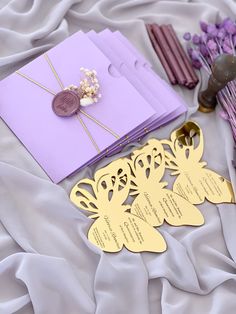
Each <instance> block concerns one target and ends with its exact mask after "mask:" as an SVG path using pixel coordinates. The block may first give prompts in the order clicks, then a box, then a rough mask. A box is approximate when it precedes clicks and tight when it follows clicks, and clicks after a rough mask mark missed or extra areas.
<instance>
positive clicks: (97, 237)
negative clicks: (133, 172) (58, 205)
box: [70, 159, 166, 252]
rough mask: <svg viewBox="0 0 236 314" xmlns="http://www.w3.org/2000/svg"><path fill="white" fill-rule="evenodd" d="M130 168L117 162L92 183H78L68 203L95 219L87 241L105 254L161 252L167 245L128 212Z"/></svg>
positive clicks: (123, 163)
mask: <svg viewBox="0 0 236 314" xmlns="http://www.w3.org/2000/svg"><path fill="white" fill-rule="evenodd" d="M129 190H130V167H129V165H128V163H127V160H126V159H118V160H116V161H114V162H112V163H111V164H109V165H108V166H107V167H105V168H102V169H100V170H98V171H97V172H96V173H95V176H94V180H90V179H84V180H81V181H79V182H78V183H77V184H76V185H75V186H74V188H73V189H72V191H71V194H70V199H71V201H72V202H73V203H74V204H75V205H76V206H78V207H79V208H81V209H84V210H86V211H89V212H91V213H92V215H91V216H90V218H93V219H96V220H95V221H94V222H93V224H92V225H91V227H90V229H89V231H88V239H89V241H90V242H92V243H93V244H94V245H95V246H97V247H99V248H100V249H102V250H103V251H106V252H119V251H120V250H121V249H122V247H123V246H125V247H126V248H127V249H128V250H130V251H132V252H143V251H149V252H163V251H165V250H166V242H165V240H164V238H163V237H162V235H161V233H160V232H159V231H157V230H155V229H154V228H153V227H152V226H150V225H149V224H148V223H146V222H145V221H144V220H142V219H141V218H139V217H137V216H135V215H133V214H131V213H130V212H128V211H127V210H129V209H130V205H125V204H124V202H125V201H126V199H127V197H128V195H129Z"/></svg>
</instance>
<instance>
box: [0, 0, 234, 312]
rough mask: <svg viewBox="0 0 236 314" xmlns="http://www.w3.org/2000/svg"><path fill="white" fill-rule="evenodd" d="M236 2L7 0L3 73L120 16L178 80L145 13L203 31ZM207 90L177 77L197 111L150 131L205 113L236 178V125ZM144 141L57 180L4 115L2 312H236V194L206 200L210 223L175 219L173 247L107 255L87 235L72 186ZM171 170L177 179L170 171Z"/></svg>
mask: <svg viewBox="0 0 236 314" xmlns="http://www.w3.org/2000/svg"><path fill="white" fill-rule="evenodd" d="M235 13H236V4H235V1H233V0H209V1H187V0H186V1H184V0H182V1H154V0H152V1H151V0H146V1H144V0H129V1H128V0H126V1H124V0H123V1H115V0H100V1H92V0H86V1H85V0H50V1H46V0H21V1H19V0H11V1H9V0H0V43H1V44H0V47H1V49H0V75H1V78H3V77H5V76H6V75H8V74H10V73H12V72H13V71H14V70H16V69H17V68H19V67H20V66H22V65H23V64H25V63H27V62H29V61H30V60H31V59H32V58H34V57H36V56H37V55H39V54H41V53H42V52H44V51H46V50H48V49H49V48H51V47H53V46H54V45H56V44H57V43H59V42H60V41H62V40H63V39H65V38H66V37H67V36H69V35H70V34H72V33H73V32H75V31H77V30H79V29H82V30H84V31H88V30H90V29H95V30H96V31H100V30H102V29H104V28H106V27H109V28H111V29H112V30H117V29H118V30H120V31H121V32H122V33H123V34H124V35H126V36H127V37H128V38H129V39H130V40H131V41H132V42H133V43H134V44H135V45H136V46H137V48H138V49H140V51H142V52H143V54H144V55H145V56H146V57H147V58H148V59H149V60H150V61H151V62H152V64H153V65H154V68H155V70H156V71H157V73H158V74H159V75H160V76H162V77H163V78H165V79H166V75H165V73H164V70H163V69H162V67H161V65H160V62H159V60H158V59H157V57H156V55H155V53H154V52H153V49H152V47H151V44H150V41H149V39H148V36H147V33H146V31H145V27H144V22H149V23H151V22H156V23H160V24H162V23H171V24H172V25H173V26H174V28H175V30H176V31H177V32H178V34H179V36H182V35H183V33H184V32H185V31H190V32H191V33H193V32H199V25H198V23H199V21H200V20H204V21H208V22H215V21H216V20H217V19H218V18H219V17H225V16H231V17H235ZM65 58H66V56H65ZM198 89H199V86H198V87H197V88H196V89H195V90H193V91H189V90H186V89H183V88H179V87H176V91H177V92H178V93H179V94H180V95H182V97H183V98H184V99H185V101H186V102H187V104H188V106H189V112H188V114H187V115H186V116H182V117H180V118H179V119H177V120H176V121H174V122H172V123H171V124H169V125H167V126H166V127H163V128H161V129H160V130H158V131H156V132H154V133H152V134H149V135H148V138H150V137H153V136H155V137H158V138H164V137H168V136H169V134H170V131H171V130H172V129H173V128H175V127H177V126H179V125H180V124H181V122H183V121H184V120H185V119H187V118H189V117H190V118H191V119H194V120H195V121H197V122H198V123H199V124H200V125H201V127H202V128H203V131H204V135H205V153H204V159H205V160H207V161H208V164H209V167H210V168H212V169H213V170H216V171H218V172H219V173H220V174H222V175H224V176H226V177H228V178H230V179H231V180H232V182H233V184H234V187H236V176H235V170H234V169H233V168H232V165H231V159H232V154H233V140H232V136H231V131H230V128H229V126H228V125H227V123H226V122H225V121H222V120H221V118H220V117H219V115H218V111H219V109H217V111H216V112H214V113H211V114H202V113H199V112H198V111H197V107H198V103H197V94H198ZM13 92H15V93H17V91H13ZM0 105H1V104H0ZM32 105H33V104H32ZM42 125H43V121H42ZM78 141H79V139H78ZM143 142H145V140H143ZM137 145H139V144H132V145H130V146H129V147H127V148H126V150H125V151H124V152H122V153H120V154H119V155H117V156H114V157H112V158H109V159H104V160H102V161H101V162H100V163H99V164H96V165H95V166H94V167H92V168H87V169H85V170H83V171H81V172H80V173H78V174H76V175H74V176H72V177H70V178H68V179H66V180H64V181H63V182H62V183H61V184H60V185H55V184H53V183H51V182H50V181H49V179H48V178H47V176H46V175H45V174H44V172H43V171H42V170H41V168H40V167H39V166H38V164H37V163H36V162H35V161H34V159H33V158H32V157H31V156H30V154H29V153H28V152H27V151H26V149H25V148H24V147H23V146H22V144H21V143H20V142H19V141H18V139H17V138H16V137H15V136H14V135H13V134H12V132H11V131H10V130H9V129H8V128H7V127H6V125H5V124H4V122H3V121H1V120H0V313H1V314H10V313H18V314H30V313H36V314H78V313H79V314H93V313H96V314H154V313H155V314H157V313H158V314H160V313H163V314H199V313H202V314H203V313H204V314H205V313H206V314H219V313H227V314H234V313H235V312H236V298H235V293H236V265H235V260H236V246H235V242H236V210H235V209H236V208H235V206H234V205H219V206H216V205H213V204H210V203H208V202H206V203H204V204H203V205H201V206H199V208H200V210H201V211H202V213H203V215H204V217H205V221H206V222H205V225H203V226H202V227H199V228H194V227H176V228H175V227H170V226H168V225H166V224H165V225H163V226H162V227H161V228H160V230H161V232H162V234H163V235H164V237H165V239H166V241H167V243H168V251H167V252H165V253H163V254H152V253H143V254H132V253H130V252H129V251H127V250H125V249H123V250H122V252H120V253H119V254H107V253H103V252H101V251H100V250H98V249H96V248H95V247H93V246H92V245H91V244H90V243H89V242H88V240H87V239H86V233H87V230H88V228H89V226H90V224H91V220H90V219H88V218H87V217H86V216H85V214H84V213H82V212H81V211H80V210H79V209H77V208H76V207H74V206H73V205H72V204H71V203H70V200H69V198H68V193H69V191H70V189H71V188H72V186H73V185H74V184H75V182H76V181H77V180H79V179H80V178H82V177H85V176H86V177H87V176H88V177H91V176H92V174H93V173H94V171H95V169H97V168H100V167H101V166H103V165H105V164H107V163H108V162H109V161H110V160H112V159H114V158H117V157H119V156H123V155H125V154H127V152H129V151H130V150H131V149H132V147H133V146H137ZM49 158H50V154H49ZM165 179H166V180H170V176H169V174H167V175H166V178H165Z"/></svg>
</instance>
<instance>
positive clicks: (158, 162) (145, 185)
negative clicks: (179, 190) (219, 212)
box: [129, 139, 204, 226]
mask: <svg viewBox="0 0 236 314" xmlns="http://www.w3.org/2000/svg"><path fill="white" fill-rule="evenodd" d="M129 164H130V167H131V192H130V195H137V197H136V198H135V200H134V202H133V203H132V205H131V213H132V214H135V215H137V216H139V217H140V218H142V219H143V220H144V221H146V222H148V223H149V224H150V225H152V226H160V225H162V224H163V222H164V220H165V221H166V222H167V223H169V224H170V225H173V226H181V225H192V226H200V225H202V224H203V223H204V218H203V216H202V214H201V212H200V211H199V210H198V209H197V208H196V207H195V206H194V205H192V204H191V203H189V202H188V201H186V200H185V199H184V198H183V197H181V196H180V195H178V194H176V193H174V192H172V191H171V190H168V189H166V186H167V183H166V182H161V179H162V177H163V174H164V171H165V153H164V149H163V146H162V144H161V142H160V141H158V140H156V139H151V140H149V141H148V142H147V144H146V145H145V146H144V147H142V148H141V149H139V150H136V151H134V152H133V154H132V155H131V160H130V161H129Z"/></svg>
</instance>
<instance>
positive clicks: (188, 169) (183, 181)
mask: <svg viewBox="0 0 236 314" xmlns="http://www.w3.org/2000/svg"><path fill="white" fill-rule="evenodd" d="M162 143H163V144H167V145H168V146H169V148H170V149H171V153H170V152H169V151H167V150H166V151H165V158H166V168H169V169H171V170H173V173H172V175H178V177H177V179H176V180H175V182H174V185H173V191H174V192H175V193H178V194H179V195H181V196H182V197H184V198H185V199H186V200H188V201H189V202H190V203H192V204H202V203H203V202H204V201H205V199H207V200H208V201H210V202H212V203H216V204H218V203H233V202H235V199H234V193H233V188H232V185H231V183H230V182H229V181H228V180H227V179H225V178H224V177H222V176H221V175H219V174H217V173H216V172H214V171H212V170H209V169H206V168H205V166H206V162H200V161H201V158H202V155H203V150H204V139H203V133H202V130H201V128H200V127H199V125H198V124H197V123H195V122H192V121H188V122H186V123H185V124H184V125H183V126H182V127H181V128H179V129H177V130H175V131H173V132H172V134H171V140H170V141H168V140H167V141H166V140H164V141H162Z"/></svg>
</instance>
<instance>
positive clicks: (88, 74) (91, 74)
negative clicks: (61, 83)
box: [65, 68, 102, 107]
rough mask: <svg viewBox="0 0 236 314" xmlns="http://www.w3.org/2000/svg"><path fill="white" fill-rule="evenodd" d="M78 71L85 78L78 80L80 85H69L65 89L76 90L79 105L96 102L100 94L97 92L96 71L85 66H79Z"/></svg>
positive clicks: (98, 88) (98, 86) (98, 87)
mask: <svg viewBox="0 0 236 314" xmlns="http://www.w3.org/2000/svg"><path fill="white" fill-rule="evenodd" d="M80 71H81V72H83V73H84V75H85V78H84V79H82V80H81V81H80V85H79V86H76V85H69V86H67V87H66V88H65V90H71V91H74V92H76V93H77V94H78V96H79V98H80V105H81V106H83V107H85V106H89V105H91V104H93V103H96V102H98V99H99V98H101V97H102V95H101V94H100V93H99V90H100V85H99V83H98V79H97V72H96V71H95V70H89V69H85V68H80Z"/></svg>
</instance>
